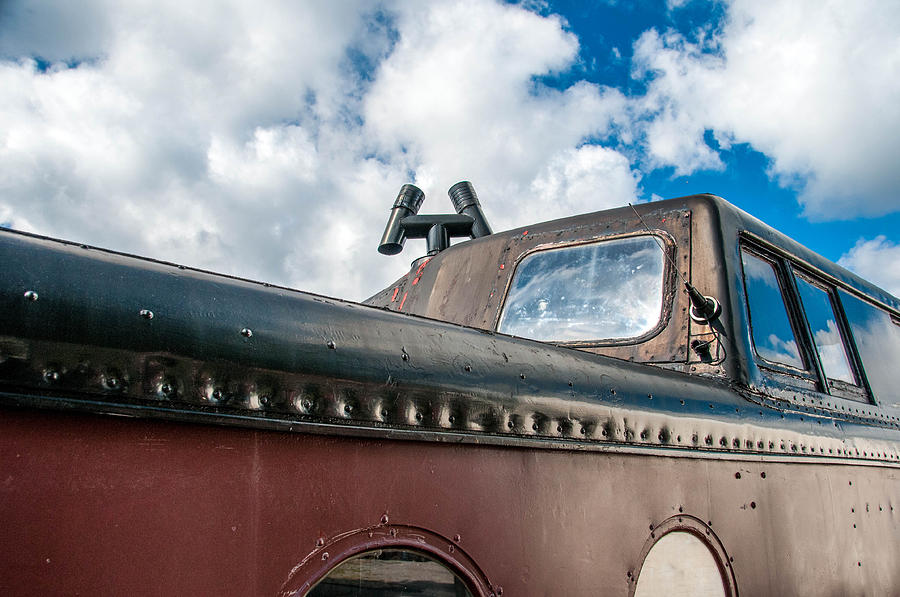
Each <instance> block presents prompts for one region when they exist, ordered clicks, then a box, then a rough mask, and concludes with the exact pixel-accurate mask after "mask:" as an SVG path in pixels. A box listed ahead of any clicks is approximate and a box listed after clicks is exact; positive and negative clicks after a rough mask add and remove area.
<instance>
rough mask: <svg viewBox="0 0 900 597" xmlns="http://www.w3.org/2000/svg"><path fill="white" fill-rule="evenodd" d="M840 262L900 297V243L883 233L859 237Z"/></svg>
mask: <svg viewBox="0 0 900 597" xmlns="http://www.w3.org/2000/svg"><path fill="white" fill-rule="evenodd" d="M838 264H840V265H843V266H844V267H846V268H847V269H849V270H851V271H853V272H855V273H857V274H859V275H860V276H862V277H863V278H865V279H867V280H870V281H872V282H873V283H875V284H877V285H879V286H881V287H882V288H884V289H885V290H887V291H888V292H890V293H891V294H893V295H894V296H897V297H900V245H897V244H895V243H892V242H890V241H889V240H887V238H885V237H884V236H883V235H879V236H876V237H875V238H873V239H871V240H865V239H859V240H858V241H856V245H855V246H854V247H853V248H852V249H850V250H849V251H848V252H847V253H845V254H843V255H842V256H841V258H840V259H839V260H838Z"/></svg>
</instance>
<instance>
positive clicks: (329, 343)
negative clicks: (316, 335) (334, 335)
mask: <svg viewBox="0 0 900 597" xmlns="http://www.w3.org/2000/svg"><path fill="white" fill-rule="evenodd" d="M325 346H327V347H328V348H330V349H331V350H334V349H335V348H336V346H335V343H334V340H329V341H328V342H326V343H325Z"/></svg>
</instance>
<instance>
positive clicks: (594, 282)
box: [498, 236, 663, 342]
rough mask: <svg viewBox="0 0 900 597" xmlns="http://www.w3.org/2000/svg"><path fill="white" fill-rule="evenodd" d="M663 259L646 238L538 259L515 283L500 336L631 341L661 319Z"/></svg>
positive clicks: (530, 260)
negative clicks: (627, 339) (624, 339)
mask: <svg viewBox="0 0 900 597" xmlns="http://www.w3.org/2000/svg"><path fill="white" fill-rule="evenodd" d="M662 301H663V254H662V250H661V249H660V247H659V245H658V244H657V243H656V241H655V240H654V239H653V238H651V237H649V236H639V237H631V238H622V239H615V240H608V241H603V242H599V243H593V244H589V245H579V246H574V247H564V248H560V249H552V250H546V251H540V252H537V253H533V254H531V255H529V256H528V257H526V258H525V259H523V260H522V262H521V263H520V264H519V266H518V268H517V269H516V273H515V274H514V276H513V280H512V285H511V287H510V291H509V296H508V297H507V299H506V304H505V305H504V308H503V314H502V315H501V319H500V324H499V326H498V330H499V331H500V332H503V333H505V334H512V335H514V336H521V337H524V338H532V339H535V340H545V341H557V342H567V341H576V340H583V341H589V340H608V339H620V338H634V337H637V336H641V335H643V334H646V333H647V332H650V331H651V330H653V328H655V327H656V325H657V323H659V320H660V316H661V315H662Z"/></svg>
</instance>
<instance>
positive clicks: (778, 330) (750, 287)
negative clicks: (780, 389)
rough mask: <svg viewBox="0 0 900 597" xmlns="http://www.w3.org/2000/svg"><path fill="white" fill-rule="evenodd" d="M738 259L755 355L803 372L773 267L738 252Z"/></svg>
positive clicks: (755, 257)
mask: <svg viewBox="0 0 900 597" xmlns="http://www.w3.org/2000/svg"><path fill="white" fill-rule="evenodd" d="M741 258H742V261H743V264H744V284H745V286H746V289H747V306H748V308H749V310H750V330H751V336H752V338H753V346H754V348H755V349H756V354H758V355H759V356H760V357H762V358H763V359H765V360H767V361H769V362H772V363H780V364H782V365H788V366H789V367H794V368H796V369H803V368H804V365H803V359H802V358H801V357H800V349H799V347H798V346H797V340H796V338H795V336H794V331H793V328H792V327H791V320H790V318H789V317H788V312H787V308H786V307H785V303H784V298H783V296H782V293H781V286H780V285H779V283H778V276H777V275H776V273H775V267H774V265H773V264H772V263H770V262H769V261H766V260H765V259H763V258H761V257H757V256H756V255H754V254H753V253H749V252H747V251H742V252H741Z"/></svg>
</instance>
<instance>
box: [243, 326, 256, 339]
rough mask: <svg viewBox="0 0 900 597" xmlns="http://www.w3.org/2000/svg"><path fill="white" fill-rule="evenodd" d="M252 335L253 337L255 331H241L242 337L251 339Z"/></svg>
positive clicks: (244, 329) (248, 329)
mask: <svg viewBox="0 0 900 597" xmlns="http://www.w3.org/2000/svg"><path fill="white" fill-rule="evenodd" d="M252 335H253V330H251V329H250V328H243V329H242V330H241V336H243V337H244V338H249V337H250V336H252Z"/></svg>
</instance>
